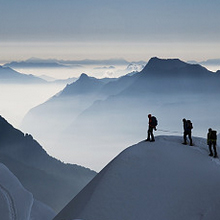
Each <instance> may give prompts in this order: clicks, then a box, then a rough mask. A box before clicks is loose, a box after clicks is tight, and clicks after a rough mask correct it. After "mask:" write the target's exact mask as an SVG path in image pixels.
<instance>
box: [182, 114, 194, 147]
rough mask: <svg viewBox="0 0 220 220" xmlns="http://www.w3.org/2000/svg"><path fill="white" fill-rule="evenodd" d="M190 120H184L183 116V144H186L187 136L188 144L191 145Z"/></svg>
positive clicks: (191, 127)
mask: <svg viewBox="0 0 220 220" xmlns="http://www.w3.org/2000/svg"><path fill="white" fill-rule="evenodd" d="M192 129H193V126H192V122H191V121H190V120H186V119H185V118H184V119H183V130H184V132H183V144H185V145H186V144H187V136H188V138H189V141H190V146H193V143H192Z"/></svg>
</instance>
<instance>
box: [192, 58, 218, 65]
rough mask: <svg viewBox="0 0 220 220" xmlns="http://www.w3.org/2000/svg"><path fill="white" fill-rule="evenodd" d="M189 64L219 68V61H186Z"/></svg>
mask: <svg viewBox="0 0 220 220" xmlns="http://www.w3.org/2000/svg"><path fill="white" fill-rule="evenodd" d="M188 62H189V63H196V64H201V65H207V66H212V65H213V66H219V67H220V59H209V60H205V61H201V62H197V61H193V60H192V61H188Z"/></svg>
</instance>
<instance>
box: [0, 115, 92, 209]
mask: <svg viewBox="0 0 220 220" xmlns="http://www.w3.org/2000/svg"><path fill="white" fill-rule="evenodd" d="M0 134H1V135H0V152H1V153H0V161H1V162H2V163H3V164H5V165H6V166H7V167H8V168H9V169H10V170H11V172H12V173H14V174H15V175H16V176H17V177H18V179H19V180H20V182H21V183H22V184H23V186H24V187H25V188H26V189H27V190H29V191H30V192H31V193H33V195H34V197H35V198H36V199H37V200H39V201H42V202H43V203H45V204H47V205H48V206H50V207H52V208H53V209H54V210H55V211H56V212H58V211H59V210H60V209H61V208H62V207H63V206H64V205H65V204H66V203H67V202H68V201H69V200H70V199H71V198H72V197H74V196H75V195H76V194H77V193H78V192H79V191H80V190H81V189H82V188H83V187H84V186H85V185H86V184H87V183H88V182H89V181H90V180H91V179H92V178H93V177H94V176H95V175H96V173H95V172H94V171H91V170H90V169H88V168H84V167H81V166H78V165H71V164H64V163H62V162H61V161H59V160H57V159H55V158H53V157H51V156H49V155H48V154H47V152H46V151H45V150H44V149H43V148H42V146H41V145H40V144H39V143H38V142H37V141H36V140H34V139H33V137H32V136H31V135H29V134H24V133H22V132H21V131H19V130H17V129H15V128H14V127H13V126H12V125H10V124H9V123H8V122H7V121H6V120H5V119H4V118H3V117H1V116H0Z"/></svg>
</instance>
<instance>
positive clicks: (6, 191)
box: [0, 163, 54, 220]
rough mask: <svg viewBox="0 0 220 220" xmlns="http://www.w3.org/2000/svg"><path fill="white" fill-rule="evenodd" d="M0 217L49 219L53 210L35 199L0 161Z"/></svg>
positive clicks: (19, 219)
mask: <svg viewBox="0 0 220 220" xmlns="http://www.w3.org/2000/svg"><path fill="white" fill-rule="evenodd" d="M0 173H1V178H0V213H1V214H0V215H1V217H0V219H2V220H51V219H52V218H53V217H54V212H53V211H52V210H51V209H50V208H49V207H47V206H46V205H44V204H42V203H41V202H38V201H36V200H35V199H34V198H33V196H32V194H31V193H30V192H28V191H27V190H26V189H24V188H23V186H22V185H21V183H20V182H19V180H18V179H17V178H16V177H15V176H14V175H13V174H12V173H11V172H10V171H9V169H8V168H7V167H6V166H5V165H3V164H1V163H0Z"/></svg>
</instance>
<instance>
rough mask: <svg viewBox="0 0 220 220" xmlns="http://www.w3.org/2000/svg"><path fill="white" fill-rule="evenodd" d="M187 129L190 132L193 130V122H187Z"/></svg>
mask: <svg viewBox="0 0 220 220" xmlns="http://www.w3.org/2000/svg"><path fill="white" fill-rule="evenodd" d="M186 128H187V129H190V130H191V129H193V126H192V122H191V121H190V120H187V121H186Z"/></svg>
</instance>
